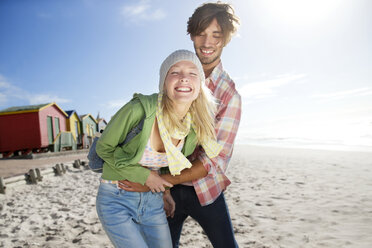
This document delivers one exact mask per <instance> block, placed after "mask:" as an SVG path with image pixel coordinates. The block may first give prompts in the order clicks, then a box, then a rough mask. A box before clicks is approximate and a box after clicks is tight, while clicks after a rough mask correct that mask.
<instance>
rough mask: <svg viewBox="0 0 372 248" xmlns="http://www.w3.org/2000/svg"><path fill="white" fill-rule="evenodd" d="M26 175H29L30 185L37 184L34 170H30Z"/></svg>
mask: <svg viewBox="0 0 372 248" xmlns="http://www.w3.org/2000/svg"><path fill="white" fill-rule="evenodd" d="M28 174H29V175H30V183H31V184H37V181H38V180H37V177H36V173H35V170H34V169H31V170H29V171H28Z"/></svg>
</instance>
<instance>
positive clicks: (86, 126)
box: [80, 114, 97, 148]
mask: <svg viewBox="0 0 372 248" xmlns="http://www.w3.org/2000/svg"><path fill="white" fill-rule="evenodd" d="M80 127H81V133H82V135H83V136H82V138H83V148H89V147H90V146H91V145H92V143H93V138H94V135H95V134H96V132H97V121H96V119H95V118H94V117H93V116H92V115H91V114H86V115H80Z"/></svg>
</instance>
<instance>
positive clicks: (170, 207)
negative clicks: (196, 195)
mask: <svg viewBox="0 0 372 248" xmlns="http://www.w3.org/2000/svg"><path fill="white" fill-rule="evenodd" d="M163 201H164V211H165V214H166V215H167V217H171V218H173V216H174V212H175V211H176V203H175V202H174V200H173V197H172V195H171V193H170V190H166V191H165V192H164V195H163Z"/></svg>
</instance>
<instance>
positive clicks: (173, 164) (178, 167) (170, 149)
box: [156, 93, 222, 176]
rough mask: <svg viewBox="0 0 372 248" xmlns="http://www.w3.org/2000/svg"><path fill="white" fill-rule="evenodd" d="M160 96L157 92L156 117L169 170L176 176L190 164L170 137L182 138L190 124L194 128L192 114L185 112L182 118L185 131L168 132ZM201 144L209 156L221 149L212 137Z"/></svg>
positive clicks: (188, 129)
mask: <svg viewBox="0 0 372 248" xmlns="http://www.w3.org/2000/svg"><path fill="white" fill-rule="evenodd" d="M162 98H163V93H159V95H158V106H157V108H156V118H157V121H158V127H159V133H160V137H161V139H162V141H163V144H164V148H165V151H166V154H167V160H168V166H169V171H170V173H171V174H172V175H173V176H176V175H179V174H181V171H182V170H183V169H186V168H190V167H191V165H192V164H191V163H190V161H189V160H188V159H187V158H186V157H185V156H184V155H183V154H182V152H181V151H179V150H178V149H177V148H176V146H174V145H173V143H172V140H171V138H174V139H183V138H185V137H186V136H187V135H188V133H189V131H190V126H192V127H193V129H194V130H196V128H195V124H194V122H193V120H192V116H191V114H190V112H187V114H186V116H185V119H184V124H185V127H186V128H187V129H186V130H187V131H186V132H181V131H179V130H176V131H175V132H174V133H172V134H170V133H169V132H168V130H167V129H166V127H165V125H164V118H163V108H162V105H161V102H162ZM201 145H202V147H203V149H204V151H205V153H206V154H207V156H208V157H209V158H214V157H216V156H217V155H218V154H219V153H220V151H221V150H222V145H220V144H218V143H217V142H216V141H215V140H213V139H209V140H208V141H207V142H203V143H202V144H201Z"/></svg>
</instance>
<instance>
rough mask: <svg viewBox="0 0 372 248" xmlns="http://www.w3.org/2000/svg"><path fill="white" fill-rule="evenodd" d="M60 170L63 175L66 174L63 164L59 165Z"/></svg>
mask: <svg viewBox="0 0 372 248" xmlns="http://www.w3.org/2000/svg"><path fill="white" fill-rule="evenodd" d="M61 170H62V173H63V174H66V168H65V165H64V164H63V163H61Z"/></svg>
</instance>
